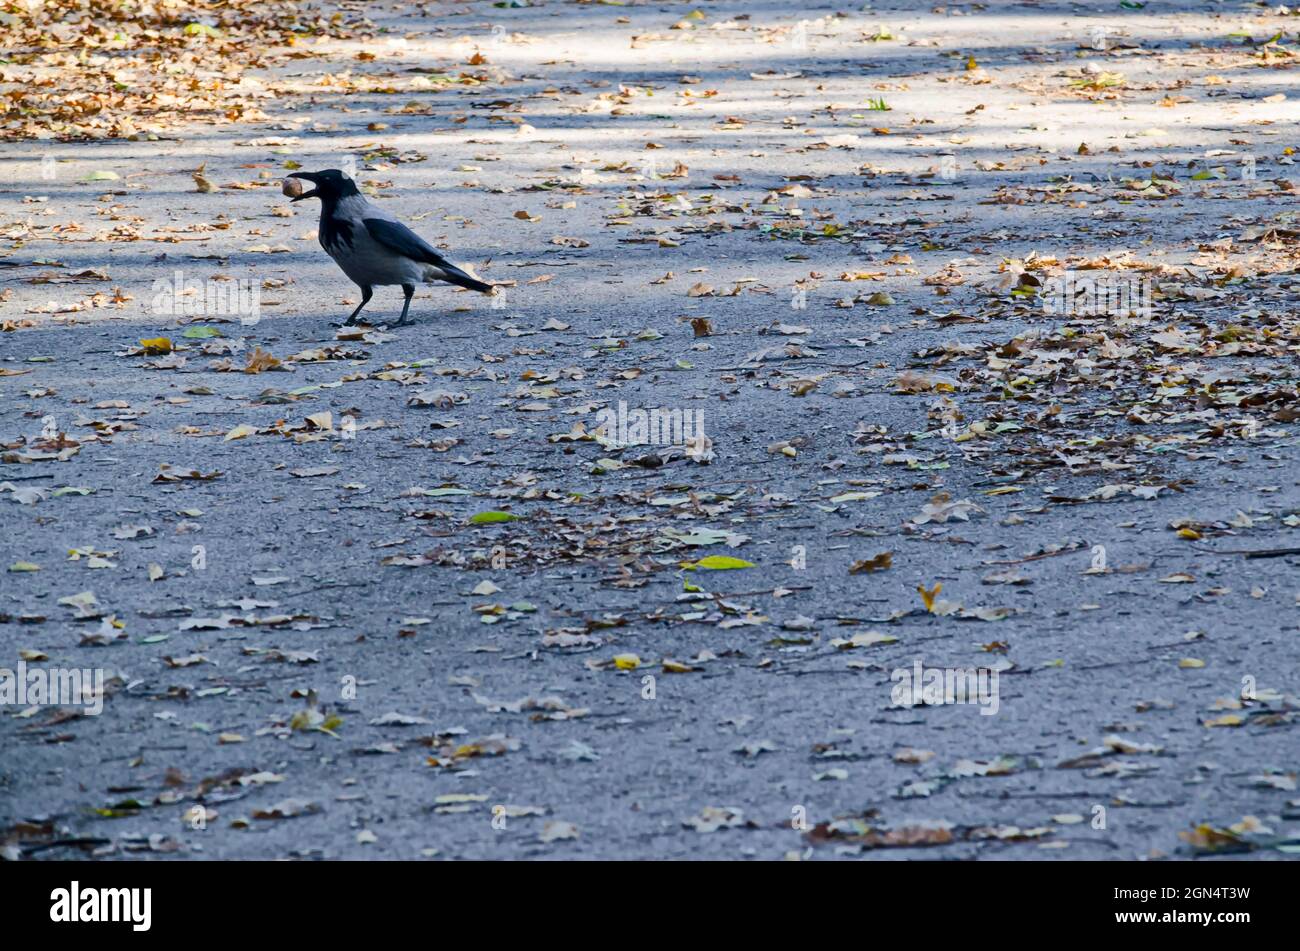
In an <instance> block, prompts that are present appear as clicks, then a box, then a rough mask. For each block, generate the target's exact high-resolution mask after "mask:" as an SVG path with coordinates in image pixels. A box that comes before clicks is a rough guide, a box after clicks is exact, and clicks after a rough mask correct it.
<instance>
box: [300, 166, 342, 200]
mask: <svg viewBox="0 0 1300 951" xmlns="http://www.w3.org/2000/svg"><path fill="white" fill-rule="evenodd" d="M288 177H289V178H301V179H303V180H304V181H308V182H311V183H312V184H313V185H315V186H316V187H315V188H313V189H312V190H311V191H309V192H303V193H302V194H301V195H298V196H296V197H294V198H293V199H292V201H302V200H303V199H304V198H319V199H320V200H321V201H322V202H325V203H326V204H330V203H333V202H336V201H338V200H339V199H340V198H346V197H347V196H348V195H355V194H357V183H356V182H354V181H353V180H352V179H350V178H348V176H347V175H346V174H344V173H343V172H341V171H339V170H338V169H337V168H327V169H325V171H323V172H294V173H293V174H291V175H289V176H288Z"/></svg>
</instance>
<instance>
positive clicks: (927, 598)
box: [916, 582, 943, 611]
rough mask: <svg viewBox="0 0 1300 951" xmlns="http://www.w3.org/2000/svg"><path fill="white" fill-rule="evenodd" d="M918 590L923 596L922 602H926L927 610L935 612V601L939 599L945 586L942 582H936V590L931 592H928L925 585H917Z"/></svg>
mask: <svg viewBox="0 0 1300 951" xmlns="http://www.w3.org/2000/svg"><path fill="white" fill-rule="evenodd" d="M916 590H917V591H919V592H920V594H921V601H922V602H924V604H925V609H926V610H927V611H933V610H934V599H935V598H937V597H938V596H939V592H940V591H942V590H943V584H942V583H941V582H935V585H934V589H933V590H931V591H926V590H925V586H924V585H917V586H916Z"/></svg>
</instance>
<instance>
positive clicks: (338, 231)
mask: <svg viewBox="0 0 1300 951" xmlns="http://www.w3.org/2000/svg"><path fill="white" fill-rule="evenodd" d="M320 243H321V247H323V248H324V249H325V250H326V251H329V252H331V253H332V252H334V251H337V250H339V249H340V248H341V247H342V246H343V245H345V244H346V245H347V246H348V247H349V248H350V247H352V223H351V222H348V221H341V220H339V219H338V218H335V217H333V216H332V215H322V216H321V220H320Z"/></svg>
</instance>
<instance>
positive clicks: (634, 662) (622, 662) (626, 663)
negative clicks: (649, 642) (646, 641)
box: [614, 654, 641, 670]
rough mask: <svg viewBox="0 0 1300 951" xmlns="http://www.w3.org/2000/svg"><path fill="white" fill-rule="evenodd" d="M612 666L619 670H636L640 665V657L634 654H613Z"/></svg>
mask: <svg viewBox="0 0 1300 951" xmlns="http://www.w3.org/2000/svg"><path fill="white" fill-rule="evenodd" d="M614 666H615V667H617V668H618V669H619V670H636V669H637V668H638V667H640V666H641V658H640V657H638V656H637V655H636V654H615V655H614Z"/></svg>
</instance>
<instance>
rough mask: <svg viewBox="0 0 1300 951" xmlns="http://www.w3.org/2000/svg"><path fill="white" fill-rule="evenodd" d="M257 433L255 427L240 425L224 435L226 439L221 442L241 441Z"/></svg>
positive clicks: (245, 424)
mask: <svg viewBox="0 0 1300 951" xmlns="http://www.w3.org/2000/svg"><path fill="white" fill-rule="evenodd" d="M255 432H257V427H256V426H250V425H248V424H247V423H240V424H239V425H238V426H236V427H235V428H234V429H232V430H231V431H230V432H228V433H226V438H225V439H223V440H222V442H230V441H231V440H232V439H243V438H244V437H245V436H251V435H253V434H254V433H255Z"/></svg>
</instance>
